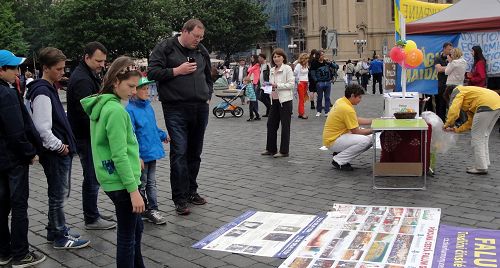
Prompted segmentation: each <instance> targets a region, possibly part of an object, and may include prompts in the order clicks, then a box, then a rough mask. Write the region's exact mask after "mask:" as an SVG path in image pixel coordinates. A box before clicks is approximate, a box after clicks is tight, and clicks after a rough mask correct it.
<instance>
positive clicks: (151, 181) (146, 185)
mask: <svg viewBox="0 0 500 268" xmlns="http://www.w3.org/2000/svg"><path fill="white" fill-rule="evenodd" d="M139 190H140V191H141V194H142V196H145V197H146V199H147V203H146V209H148V210H151V209H154V210H158V202H157V194H156V160H153V161H150V162H144V169H143V170H142V173H141V186H140V188H139Z"/></svg>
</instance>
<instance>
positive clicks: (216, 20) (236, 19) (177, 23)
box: [163, 0, 268, 57]
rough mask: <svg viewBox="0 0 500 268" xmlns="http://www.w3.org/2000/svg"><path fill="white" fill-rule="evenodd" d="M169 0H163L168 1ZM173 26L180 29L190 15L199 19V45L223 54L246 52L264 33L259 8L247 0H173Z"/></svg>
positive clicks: (256, 4)
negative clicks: (202, 33)
mask: <svg viewBox="0 0 500 268" xmlns="http://www.w3.org/2000/svg"><path fill="white" fill-rule="evenodd" d="M171 1H172V0H163V2H171ZM175 2H176V3H177V4H176V7H177V10H178V12H177V14H178V15H177V16H176V19H175V20H172V21H171V22H170V23H171V24H172V26H173V28H174V29H181V27H182V24H183V23H184V22H185V21H187V20H188V19H190V18H198V19H200V20H201V21H202V22H203V23H204V24H205V27H206V30H205V39H204V40H203V44H204V45H205V46H206V47H207V48H208V49H209V50H211V51H220V52H223V53H224V54H225V55H226V57H229V56H230V55H233V54H234V53H236V52H240V51H246V50H248V49H250V48H252V46H253V45H254V44H255V43H256V42H258V41H260V40H262V38H264V36H265V34H266V33H267V32H268V27H267V15H266V14H265V13H264V11H263V7H262V6H261V5H260V4H258V3H255V2H252V1H248V0H216V1H214V0H177V1H175Z"/></svg>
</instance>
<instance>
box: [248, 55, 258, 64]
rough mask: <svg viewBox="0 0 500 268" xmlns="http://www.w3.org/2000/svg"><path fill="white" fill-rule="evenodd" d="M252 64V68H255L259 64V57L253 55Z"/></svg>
mask: <svg viewBox="0 0 500 268" xmlns="http://www.w3.org/2000/svg"><path fill="white" fill-rule="evenodd" d="M250 63H251V64H252V66H254V65H255V64H257V63H259V56H257V55H252V56H251V57H250Z"/></svg>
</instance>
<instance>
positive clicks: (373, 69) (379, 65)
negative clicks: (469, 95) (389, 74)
mask: <svg viewBox="0 0 500 268" xmlns="http://www.w3.org/2000/svg"><path fill="white" fill-rule="evenodd" d="M369 70H370V73H371V74H378V73H382V72H383V71H384V63H383V62H382V61H381V60H379V59H376V60H372V62H371V63H370V67H369Z"/></svg>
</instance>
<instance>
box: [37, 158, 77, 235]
mask: <svg viewBox="0 0 500 268" xmlns="http://www.w3.org/2000/svg"><path fill="white" fill-rule="evenodd" d="M71 162H72V156H68V155H67V156H61V155H58V154H56V153H54V152H45V153H42V154H40V164H42V167H43V171H44V173H45V176H46V177H47V184H48V191H47V192H48V196H49V213H48V214H49V215H48V216H49V224H48V226H47V233H53V234H54V238H55V240H56V241H57V240H60V239H63V238H64V233H65V229H66V218H65V217H64V204H65V203H66V200H67V198H68V197H69V189H70V184H71V183H70V178H71Z"/></svg>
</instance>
